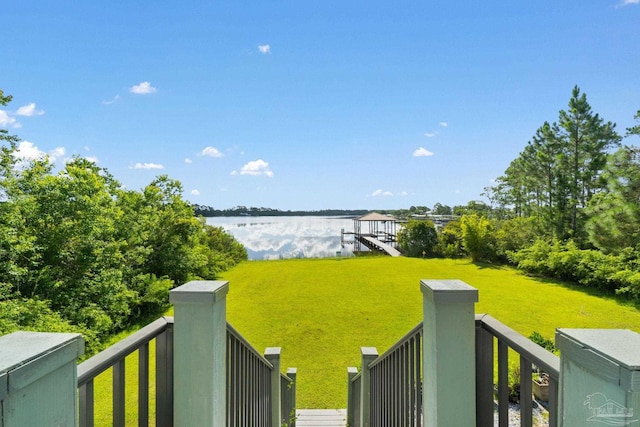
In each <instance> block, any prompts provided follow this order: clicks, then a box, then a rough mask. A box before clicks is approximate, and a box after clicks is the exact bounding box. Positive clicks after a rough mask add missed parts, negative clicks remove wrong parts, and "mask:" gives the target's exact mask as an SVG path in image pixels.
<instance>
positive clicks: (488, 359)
mask: <svg viewBox="0 0 640 427" xmlns="http://www.w3.org/2000/svg"><path fill="white" fill-rule="evenodd" d="M496 340H497V350H498V357H497V374H498V386H497V398H498V417H499V424H498V425H499V427H507V426H508V425H509V349H511V350H513V351H515V352H516V353H517V354H518V355H519V363H520V372H519V373H520V425H521V426H523V427H531V426H532V425H533V415H532V410H533V398H532V373H533V365H535V366H536V367H537V368H538V369H539V370H541V371H543V372H545V373H546V374H547V375H548V377H549V386H548V388H549V401H548V404H547V409H548V411H549V427H555V426H556V425H557V419H558V381H559V378H560V358H559V357H557V356H556V355H554V354H553V353H551V352H549V351H547V350H545V349H544V348H542V347H540V346H539V345H537V344H536V343H534V342H533V341H531V340H529V339H527V338H526V337H524V336H522V335H520V334H519V333H517V332H516V331H514V330H513V329H511V328H509V327H508V326H506V325H504V324H503V323H501V322H499V321H497V320H496V319H494V318H493V317H491V316H489V315H486V314H480V315H476V414H477V425H478V426H486V425H493V420H494V415H493V413H494V401H493V396H494V387H495V386H494V384H495V381H494V374H495V372H496V369H495V366H494V363H495V355H494V346H495V341H496Z"/></svg>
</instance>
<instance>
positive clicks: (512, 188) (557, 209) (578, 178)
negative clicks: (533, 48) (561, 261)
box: [493, 86, 621, 241]
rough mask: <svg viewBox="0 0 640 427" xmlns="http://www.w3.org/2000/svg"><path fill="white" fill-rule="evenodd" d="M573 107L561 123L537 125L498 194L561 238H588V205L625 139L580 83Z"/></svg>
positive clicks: (563, 113)
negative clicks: (611, 155)
mask: <svg viewBox="0 0 640 427" xmlns="http://www.w3.org/2000/svg"><path fill="white" fill-rule="evenodd" d="M568 107H569V108H568V109H567V110H561V111H560V112H559V119H558V122H554V123H553V124H549V123H548V122H545V123H544V124H543V125H542V126H541V127H540V128H538V129H537V131H536V133H535V135H534V136H533V138H532V139H531V141H529V143H528V144H527V146H526V147H525V149H524V150H523V151H522V153H520V155H519V156H518V157H517V158H516V159H514V160H513V161H512V162H511V164H510V165H509V167H508V168H507V170H506V171H505V175H504V176H503V177H500V179H499V180H498V186H497V187H494V188H493V193H494V194H493V197H494V199H496V200H501V201H502V202H503V203H511V206H512V208H513V209H514V212H515V215H516V216H524V217H528V216H538V217H539V218H540V219H541V220H542V221H543V223H544V224H545V228H546V229H547V230H549V231H550V232H552V233H553V234H554V235H555V236H556V237H558V238H561V239H566V238H574V239H577V240H578V241H586V233H585V231H584V223H585V220H586V217H585V215H584V209H585V208H586V207H587V205H588V203H589V200H590V199H591V198H592V197H593V196H594V195H595V194H597V193H598V192H601V191H603V190H604V189H605V187H606V183H605V181H604V180H603V179H602V177H601V174H602V170H603V168H604V166H605V164H606V159H607V155H608V153H609V151H610V149H611V148H612V147H615V146H617V145H619V143H620V140H621V138H620V136H619V135H618V134H617V133H616V131H615V124H613V123H611V122H604V120H603V119H602V118H600V116H599V115H598V114H595V113H594V112H593V111H592V109H591V106H590V105H589V103H588V102H587V97H586V95H585V94H583V93H580V88H579V87H578V86H575V87H574V88H573V91H572V96H571V99H570V100H569V104H568ZM495 193H502V194H503V195H502V196H500V195H499V194H495Z"/></svg>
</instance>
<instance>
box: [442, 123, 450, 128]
mask: <svg viewBox="0 0 640 427" xmlns="http://www.w3.org/2000/svg"><path fill="white" fill-rule="evenodd" d="M440 126H442V127H443V128H446V127H447V126H449V123H447V122H440Z"/></svg>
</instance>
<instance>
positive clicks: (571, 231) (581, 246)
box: [398, 86, 640, 299]
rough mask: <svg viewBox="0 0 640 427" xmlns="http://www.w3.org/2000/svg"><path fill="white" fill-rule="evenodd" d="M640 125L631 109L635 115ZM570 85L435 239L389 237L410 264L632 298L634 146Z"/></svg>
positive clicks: (639, 272) (639, 243)
mask: <svg viewBox="0 0 640 427" xmlns="http://www.w3.org/2000/svg"><path fill="white" fill-rule="evenodd" d="M634 118H635V120H636V121H640V110H639V111H638V112H637V113H636V114H635V116H634ZM638 135H640V124H638V125H636V126H633V127H631V128H628V129H627V130H626V134H625V135H624V136H623V135H620V134H619V133H618V132H617V131H616V125H615V124H614V123H612V122H609V121H605V120H604V119H603V118H601V117H600V116H599V115H598V114H597V113H595V112H594V111H593V110H592V108H591V106H590V104H589V103H588V101H587V97H586V94H584V93H581V91H580V88H579V87H577V86H576V87H574V88H573V90H572V93H571V98H570V100H569V103H568V108H567V109H566V110H560V112H559V113H558V119H557V121H554V122H552V123H549V122H544V123H543V124H542V126H540V127H539V128H538V129H537V130H536V132H535V134H534V135H533V136H532V138H531V140H530V141H528V142H527V144H526V145H525V147H524V149H523V150H522V152H521V153H520V154H519V155H518V157H516V158H515V159H514V160H513V161H512V162H511V163H510V164H509V166H508V167H507V169H506V170H505V172H504V174H503V175H502V176H500V177H499V178H498V179H497V180H496V181H495V185H493V186H491V187H487V188H486V189H485V193H484V195H485V196H487V198H488V200H489V204H484V203H482V202H474V203H470V204H469V205H468V206H467V209H466V211H465V210H464V209H459V210H458V214H461V218H460V219H459V220H458V221H454V222H451V223H449V224H447V225H446V226H445V227H444V228H443V229H442V230H441V231H440V232H438V233H437V232H436V230H435V226H433V224H432V223H429V222H422V223H420V222H417V221H410V222H409V223H408V224H407V225H406V226H405V227H403V230H402V231H401V232H400V233H399V235H398V242H399V244H400V247H401V248H402V249H403V250H404V251H405V252H406V253H407V254H410V255H414V256H424V254H427V256H470V257H471V258H472V259H473V260H475V261H485V262H504V263H510V264H513V265H516V266H518V267H519V268H521V269H523V270H525V271H527V272H528V273H531V274H538V275H544V276H548V277H555V278H559V279H563V280H568V281H571V282H575V283H578V284H580V285H583V286H587V287H593V288H599V289H603V290H606V291H610V292H617V293H619V294H626V295H629V296H631V297H632V298H635V299H640V148H638V147H635V146H633V145H628V144H623V141H624V140H625V138H631V137H633V136H638Z"/></svg>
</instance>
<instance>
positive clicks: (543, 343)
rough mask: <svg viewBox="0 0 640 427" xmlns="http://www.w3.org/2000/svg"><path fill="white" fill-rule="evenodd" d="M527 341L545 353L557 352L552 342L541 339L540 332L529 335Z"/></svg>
mask: <svg viewBox="0 0 640 427" xmlns="http://www.w3.org/2000/svg"><path fill="white" fill-rule="evenodd" d="M529 339H530V340H531V341H533V342H534V343H536V344H538V345H539V346H540V347H542V348H544V349H545V350H547V351H550V352H554V351H556V350H557V349H556V346H555V344H554V343H553V341H551V340H550V339H547V338H545V337H543V336H542V334H540V332H536V331H533V332H532V333H531V335H529Z"/></svg>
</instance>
